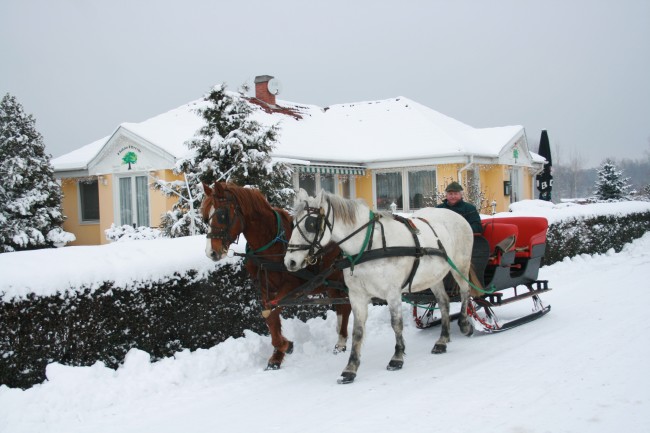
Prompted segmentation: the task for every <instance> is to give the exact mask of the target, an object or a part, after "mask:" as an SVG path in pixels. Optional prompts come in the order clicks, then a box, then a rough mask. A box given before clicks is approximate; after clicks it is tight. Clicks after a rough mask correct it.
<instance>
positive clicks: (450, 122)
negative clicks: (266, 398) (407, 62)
mask: <svg viewBox="0 0 650 433" xmlns="http://www.w3.org/2000/svg"><path fill="white" fill-rule="evenodd" d="M232 94H233V96H238V94H236V93H232ZM205 104H206V102H204V101H203V100H197V101H193V102H190V103H188V104H185V105H183V106H181V107H178V108H176V109H173V110H171V111H168V112H166V113H163V114H160V115H158V116H155V117H152V118H151V119H148V120H145V121H143V122H140V123H122V124H121V125H120V126H119V127H118V128H117V129H116V131H118V130H120V129H124V130H127V131H129V132H132V133H133V134H135V135H137V136H139V137H142V138H143V139H145V140H147V141H148V142H149V143H152V144H154V145H156V146H158V147H160V148H161V149H162V150H164V151H166V152H168V153H169V154H171V155H173V156H174V157H176V158H179V157H181V156H183V155H185V154H186V153H187V151H188V149H187V148H186V146H185V142H186V141H187V140H189V139H191V138H192V137H193V136H194V134H195V133H196V131H197V130H198V129H199V128H200V127H201V126H202V125H203V119H202V118H201V117H200V115H199V114H198V113H197V110H198V109H199V108H201V107H202V106H204V105H205ZM251 105H252V106H253V107H254V108H255V110H254V114H253V118H254V119H255V120H257V121H259V122H260V123H262V124H264V125H267V126H271V125H276V124H277V125H279V127H280V133H279V138H278V143H277V146H276V149H275V150H274V152H273V156H274V157H279V158H290V159H297V160H309V161H312V162H314V161H316V162H329V163H338V164H344V163H353V164H366V165H372V164H373V163H378V162H389V161H403V160H426V159H432V158H440V157H458V156H469V155H474V156H484V157H494V158H496V157H498V156H499V154H500V152H501V151H502V150H503V149H504V148H505V147H506V146H509V145H512V144H513V143H514V142H515V141H517V140H519V139H521V138H522V137H525V132H524V128H523V127H522V126H504V127H497V128H482V129H477V128H473V127H471V126H469V125H466V124H464V123H462V122H459V121H458V120H455V119H452V118H451V117H448V116H445V115H444V114H441V113H439V112H437V111H435V110H433V109H431V108H429V107H426V106H424V105H422V104H419V103H417V102H415V101H413V100H411V99H409V98H406V97H401V96H400V97H397V98H391V99H385V100H380V101H367V102H355V103H349V104H339V105H333V106H330V107H326V108H322V107H318V106H316V105H305V104H297V103H293V102H288V101H281V100H278V101H277V106H278V107H282V108H283V109H282V110H264V109H263V108H261V107H260V106H259V105H257V104H251ZM287 112H290V113H292V114H293V115H289V114H287ZM110 138H111V136H109V137H105V138H103V139H101V140H98V141H95V142H93V143H91V144H88V145H86V146H83V147H81V148H80V149H77V150H75V151H73V152H70V153H68V154H65V155H62V156H60V157H58V158H54V159H53V160H52V164H53V165H54V169H55V171H69V170H83V169H86V168H87V167H88V164H89V162H90V161H91V160H93V158H95V157H96V156H97V155H98V154H99V153H100V151H101V150H102V148H103V147H104V146H105V145H106V144H107V143H108V142H109V141H110ZM532 157H533V161H535V162H543V161H544V159H543V158H541V157H540V156H539V155H536V154H532Z"/></svg>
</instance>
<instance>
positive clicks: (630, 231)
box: [544, 212, 650, 265]
mask: <svg viewBox="0 0 650 433" xmlns="http://www.w3.org/2000/svg"><path fill="white" fill-rule="evenodd" d="M648 231H650V212H643V213H634V214H629V215H623V216H620V215H602V216H594V217H592V218H571V219H566V220H562V221H561V222H558V223H553V224H551V225H550V226H549V228H548V235H547V237H546V253H545V255H544V265H551V264H553V263H555V262H558V261H561V260H563V259H564V258H565V257H574V256H577V255H580V254H603V253H605V252H607V251H608V250H609V249H610V248H613V249H614V250H615V251H616V252H619V251H621V249H623V246H624V245H625V244H626V243H629V242H632V241H633V240H634V239H638V238H640V237H641V236H643V235H644V233H646V232H648Z"/></svg>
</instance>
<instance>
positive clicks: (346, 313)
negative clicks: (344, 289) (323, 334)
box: [334, 304, 352, 354]
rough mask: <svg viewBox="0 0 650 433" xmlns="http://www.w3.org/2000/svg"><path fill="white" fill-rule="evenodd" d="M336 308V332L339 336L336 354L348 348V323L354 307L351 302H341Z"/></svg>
mask: <svg viewBox="0 0 650 433" xmlns="http://www.w3.org/2000/svg"><path fill="white" fill-rule="evenodd" d="M334 309H335V310H336V333H337V334H338V336H339V338H338V341H337V342H336V345H335V346H334V354H337V353H341V352H345V351H346V350H347V341H348V323H349V320H350V312H351V311H352V307H350V305H349V304H339V305H336V306H335V307H334Z"/></svg>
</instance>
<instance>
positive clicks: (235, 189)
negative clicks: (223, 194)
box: [221, 182, 273, 215]
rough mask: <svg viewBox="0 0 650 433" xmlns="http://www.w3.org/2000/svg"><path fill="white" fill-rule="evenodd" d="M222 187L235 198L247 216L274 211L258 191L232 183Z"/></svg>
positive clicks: (225, 183) (226, 183)
mask: <svg viewBox="0 0 650 433" xmlns="http://www.w3.org/2000/svg"><path fill="white" fill-rule="evenodd" d="M221 185H222V186H223V188H224V190H226V191H228V192H230V193H231V194H232V195H233V196H235V200H237V203H238V204H239V207H240V208H241V210H242V212H243V213H244V214H246V215H254V214H255V213H259V212H265V211H271V210H273V209H272V207H271V205H270V204H269V202H268V201H267V200H266V197H264V195H263V194H262V193H261V192H260V191H259V190H258V189H255V188H243V187H241V186H239V185H235V184H234V183H230V182H224V183H222V184H221Z"/></svg>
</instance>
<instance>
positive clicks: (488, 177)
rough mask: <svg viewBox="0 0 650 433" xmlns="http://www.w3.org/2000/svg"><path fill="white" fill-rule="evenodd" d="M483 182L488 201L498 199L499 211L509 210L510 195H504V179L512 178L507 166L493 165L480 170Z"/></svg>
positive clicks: (497, 208) (497, 209)
mask: <svg viewBox="0 0 650 433" xmlns="http://www.w3.org/2000/svg"><path fill="white" fill-rule="evenodd" d="M480 177H481V183H482V186H483V188H484V189H485V197H486V198H487V200H488V202H490V203H492V201H496V203H497V206H496V211H497V212H507V211H508V206H509V205H510V196H505V195H503V181H505V180H510V173H509V171H508V167H507V166H492V167H489V168H483V169H481V170H480Z"/></svg>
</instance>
